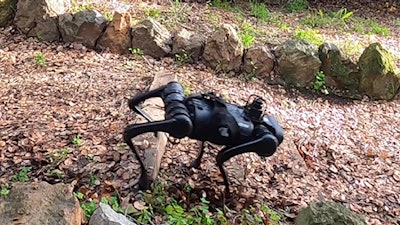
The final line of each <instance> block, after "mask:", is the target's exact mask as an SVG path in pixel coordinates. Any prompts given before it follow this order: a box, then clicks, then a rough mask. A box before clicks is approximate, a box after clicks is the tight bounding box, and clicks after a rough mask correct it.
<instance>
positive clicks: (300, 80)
mask: <svg viewBox="0 0 400 225" xmlns="http://www.w3.org/2000/svg"><path fill="white" fill-rule="evenodd" d="M277 53H278V54H277V58H278V71H279V73H280V75H281V76H282V78H283V79H284V80H285V82H286V83H288V84H292V85H294V86H296V87H306V86H310V85H311V84H312V81H313V80H314V78H315V74H316V73H317V72H318V71H319V70H320V66H321V60H320V59H319V57H318V52H317V50H315V49H314V48H313V46H312V45H311V44H310V43H308V42H306V41H304V40H288V41H286V42H284V43H283V44H282V45H281V46H280V47H279V48H278V51H277Z"/></svg>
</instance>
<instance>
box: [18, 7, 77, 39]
mask: <svg viewBox="0 0 400 225" xmlns="http://www.w3.org/2000/svg"><path fill="white" fill-rule="evenodd" d="M70 5H71V2H70V0H37V1H31V0H19V1H18V3H17V13H16V15H15V20H14V23H15V25H16V26H17V27H18V29H19V30H21V31H22V32H23V33H24V34H26V35H27V36H29V37H38V38H40V39H43V40H45V41H59V39H60V34H59V32H58V28H57V17H58V15H61V14H64V13H65V12H66V10H67V9H68V8H69V6H70Z"/></svg>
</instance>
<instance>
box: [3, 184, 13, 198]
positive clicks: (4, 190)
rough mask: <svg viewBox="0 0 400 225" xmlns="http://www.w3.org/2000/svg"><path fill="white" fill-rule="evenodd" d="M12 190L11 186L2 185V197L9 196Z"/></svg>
mask: <svg viewBox="0 0 400 225" xmlns="http://www.w3.org/2000/svg"><path fill="white" fill-rule="evenodd" d="M10 189H11V187H10V186H9V185H7V184H5V185H2V186H1V190H0V195H1V196H6V195H8V193H10Z"/></svg>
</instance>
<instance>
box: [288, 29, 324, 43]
mask: <svg viewBox="0 0 400 225" xmlns="http://www.w3.org/2000/svg"><path fill="white" fill-rule="evenodd" d="M294 38H296V39H302V40H305V41H308V42H310V43H311V44H314V45H320V44H322V43H323V42H324V39H323V38H322V36H321V35H320V32H319V30H315V29H306V30H303V29H299V30H297V32H296V33H295V35H294Z"/></svg>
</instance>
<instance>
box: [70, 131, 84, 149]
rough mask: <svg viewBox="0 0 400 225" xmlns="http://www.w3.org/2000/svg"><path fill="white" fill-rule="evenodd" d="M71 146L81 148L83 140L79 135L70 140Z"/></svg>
mask: <svg viewBox="0 0 400 225" xmlns="http://www.w3.org/2000/svg"><path fill="white" fill-rule="evenodd" d="M72 144H73V145H75V146H81V145H83V140H82V137H81V135H79V134H78V135H76V136H75V137H74V138H73V139H72Z"/></svg>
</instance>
